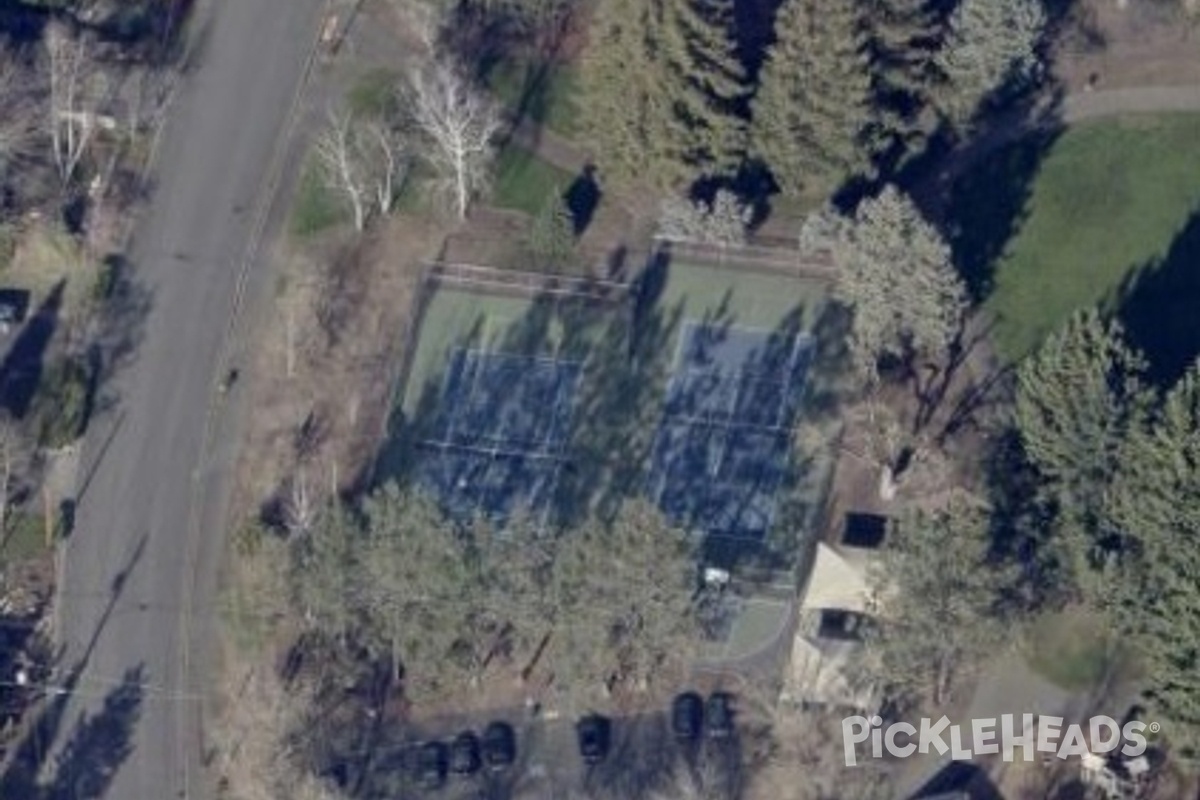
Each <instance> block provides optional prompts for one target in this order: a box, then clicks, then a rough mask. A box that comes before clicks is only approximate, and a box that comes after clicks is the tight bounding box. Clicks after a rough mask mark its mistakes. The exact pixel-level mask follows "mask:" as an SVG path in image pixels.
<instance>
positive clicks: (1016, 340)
mask: <svg viewBox="0 0 1200 800" xmlns="http://www.w3.org/2000/svg"><path fill="white" fill-rule="evenodd" d="M1003 157H1004V154H998V155H997V159H1000V158H1003ZM979 188H980V189H982V190H983V191H976V195H977V196H976V197H974V198H973V199H972V200H971V201H970V202H972V203H978V204H980V205H979V208H977V209H975V210H973V211H972V212H971V213H972V214H974V215H976V216H980V215H986V214H987V211H988V206H987V203H988V200H989V195H992V196H993V198H994V197H995V195H994V193H993V190H994V188H995V187H994V186H993V187H984V186H980V187H979ZM1000 191H1002V190H1000ZM994 202H995V203H1002V202H1003V201H1002V200H994ZM1197 210H1200V115H1195V114H1179V115H1161V116H1138V117H1128V118H1121V119H1117V120H1111V121H1104V122H1096V123H1091V124H1085V125H1080V126H1078V127H1075V128H1072V129H1070V130H1068V131H1067V132H1066V133H1064V134H1063V135H1062V137H1061V138H1059V139H1058V140H1057V141H1056V142H1055V143H1054V144H1053V146H1052V148H1051V150H1050V152H1049V153H1048V154H1047V156H1046V158H1045V160H1044V162H1043V163H1042V164H1041V167H1040V169H1039V171H1038V173H1037V176H1036V179H1035V180H1034V183H1033V186H1032V192H1031V195H1030V197H1029V200H1028V203H1027V204H1026V205H1025V209H1024V211H1025V219H1024V222H1023V223H1021V224H1020V226H1019V229H1018V230H1017V233H1016V235H1015V236H1014V238H1013V239H1012V240H1011V241H1010V242H1009V243H1008V245H1007V246H1006V247H1005V250H1004V252H1003V254H1002V255H1001V256H1000V259H999V261H998V262H997V264H996V265H995V275H994V283H993V287H992V291H991V294H990V295H989V297H988V299H987V301H986V306H987V307H988V308H989V309H990V310H991V311H992V312H994V313H995V315H996V317H997V329H996V333H995V343H996V346H997V348H998V350H999V352H1000V354H1001V355H1002V356H1003V357H1006V358H1009V359H1016V358H1019V357H1020V356H1022V355H1024V354H1025V353H1027V352H1028V351H1029V350H1031V349H1032V348H1034V347H1036V346H1037V344H1038V343H1039V342H1040V341H1041V340H1042V339H1043V338H1044V337H1045V336H1046V335H1047V334H1048V333H1050V332H1051V331H1053V330H1054V329H1055V328H1056V327H1058V326H1059V325H1060V324H1061V323H1062V322H1063V320H1064V319H1065V318H1066V317H1068V316H1069V315H1070V314H1071V313H1072V312H1073V311H1075V310H1076V309H1079V308H1082V307H1086V306H1091V305H1094V304H1102V305H1104V306H1105V307H1106V308H1112V307H1113V306H1114V305H1115V304H1116V302H1117V300H1118V299H1119V298H1118V297H1117V294H1118V290H1119V289H1120V287H1121V285H1122V282H1123V280H1125V279H1126V278H1127V276H1128V275H1130V273H1131V271H1133V270H1136V269H1138V268H1141V267H1145V266H1154V265H1156V264H1157V263H1158V262H1160V261H1161V260H1162V259H1163V258H1164V257H1165V256H1166V255H1167V253H1168V252H1169V251H1170V250H1171V247H1172V244H1173V242H1175V240H1176V238H1177V237H1178V236H1179V234H1180V233H1181V231H1182V230H1183V229H1184V227H1185V225H1187V223H1188V220H1189V218H1190V217H1191V216H1192V215H1193V214H1194V213H1196V212H1197ZM981 218H982V217H981Z"/></svg>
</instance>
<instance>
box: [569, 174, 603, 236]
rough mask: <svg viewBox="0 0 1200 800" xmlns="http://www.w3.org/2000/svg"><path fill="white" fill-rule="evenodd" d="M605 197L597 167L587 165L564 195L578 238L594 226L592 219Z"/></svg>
mask: <svg viewBox="0 0 1200 800" xmlns="http://www.w3.org/2000/svg"><path fill="white" fill-rule="evenodd" d="M603 196H604V193H603V192H602V191H601V190H600V182H599V181H598V180H597V179H596V165H595V164H585V165H584V167H583V169H582V170H581V171H580V173H579V174H578V175H576V176H575V179H574V180H573V181H571V185H570V186H568V187H567V191H566V192H565V193H564V194H563V201H564V202H565V203H566V204H567V210H568V211H570V212H571V224H572V226H573V227H574V230H575V236H576V237H578V236H582V235H583V232H584V231H586V230H587V227H588V225H590V224H592V217H593V216H594V215H595V213H596V207H597V206H599V205H600V198H601V197H603Z"/></svg>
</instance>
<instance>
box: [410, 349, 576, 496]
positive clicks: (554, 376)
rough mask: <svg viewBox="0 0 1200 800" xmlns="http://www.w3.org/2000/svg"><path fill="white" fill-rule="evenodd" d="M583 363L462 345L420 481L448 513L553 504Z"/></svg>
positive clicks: (426, 442)
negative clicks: (463, 346) (477, 348)
mask: <svg viewBox="0 0 1200 800" xmlns="http://www.w3.org/2000/svg"><path fill="white" fill-rule="evenodd" d="M579 375H580V365H579V364H578V363H577V362H573V361H570V360H565V359H554V358H548V357H541V356H525V355H516V354H512V353H502V352H496V351H485V350H472V349H467V348H459V349H457V350H456V351H455V353H454V355H453V357H452V358H451V361H450V365H449V368H448V369H447V371H446V376H445V382H444V385H443V390H442V397H441V403H440V404H439V407H438V408H439V415H438V417H439V418H438V419H437V420H436V421H435V425H434V432H435V434H436V435H435V436H434V437H431V438H426V439H423V440H421V441H420V442H419V443H418V447H419V449H420V451H421V457H420V459H419V460H418V465H417V470H418V480H419V481H420V482H421V483H423V484H424V485H425V486H427V487H428V488H429V489H430V490H431V491H433V492H434V493H435V494H436V495H437V497H438V498H439V500H440V501H441V503H442V505H443V507H444V508H446V509H447V511H449V512H451V513H453V514H456V515H461V516H464V517H471V516H476V515H479V516H486V517H489V518H491V519H503V518H506V517H508V516H509V515H511V514H512V513H513V512H515V511H517V510H519V509H526V510H530V511H538V510H543V509H545V508H547V507H548V505H549V503H550V500H551V498H552V497H553V495H554V488H555V484H556V482H557V479H558V474H559V471H560V469H561V468H562V465H563V462H564V458H565V455H564V450H565V444H566V441H567V438H568V435H569V431H570V424H571V411H572V401H573V398H574V396H575V390H576V388H577V386H578V383H579Z"/></svg>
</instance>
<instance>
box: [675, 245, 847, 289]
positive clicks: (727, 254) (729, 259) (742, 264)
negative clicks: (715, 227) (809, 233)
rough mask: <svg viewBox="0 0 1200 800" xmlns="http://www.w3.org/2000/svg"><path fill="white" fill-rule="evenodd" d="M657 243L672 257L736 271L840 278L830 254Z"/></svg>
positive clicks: (760, 248)
mask: <svg viewBox="0 0 1200 800" xmlns="http://www.w3.org/2000/svg"><path fill="white" fill-rule="evenodd" d="M655 242H656V243H657V245H658V246H659V248H660V249H661V250H662V252H664V253H666V254H668V255H670V256H672V257H681V258H685V259H693V260H697V261H700V262H703V263H707V264H715V265H719V266H722V267H728V268H730V269H734V270H739V269H741V270H747V271H752V272H760V273H765V274H769V275H786V276H788V277H793V278H810V279H815V280H821V281H834V280H836V279H837V275H838V273H837V266H836V264H835V263H834V259H833V254H832V253H830V252H829V251H827V250H822V251H817V252H813V253H804V252H801V251H800V249H799V248H798V247H775V246H765V245H757V244H737V245H714V244H705V243H704V242H696V241H691V240H683V239H670V238H666V237H662V236H657V237H655Z"/></svg>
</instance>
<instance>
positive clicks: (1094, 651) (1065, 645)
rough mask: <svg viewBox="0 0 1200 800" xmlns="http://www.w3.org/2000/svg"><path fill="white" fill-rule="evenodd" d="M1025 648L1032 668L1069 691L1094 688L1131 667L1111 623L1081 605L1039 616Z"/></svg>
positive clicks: (1026, 656)
mask: <svg viewBox="0 0 1200 800" xmlns="http://www.w3.org/2000/svg"><path fill="white" fill-rule="evenodd" d="M1023 649H1024V652H1025V659H1026V661H1027V663H1028V664H1029V666H1030V668H1031V669H1033V670H1034V671H1035V672H1037V673H1038V674H1039V675H1041V676H1042V677H1043V678H1045V679H1046V680H1048V681H1050V682H1051V683H1053V684H1055V685H1056V686H1059V687H1060V688H1063V689H1067V690H1068V691H1085V690H1091V689H1095V688H1097V687H1099V686H1100V685H1101V684H1102V683H1104V682H1105V681H1106V680H1108V679H1110V678H1115V677H1121V675H1119V674H1118V672H1125V671H1127V670H1128V668H1129V667H1130V666H1131V665H1130V664H1129V663H1128V659H1127V658H1125V657H1124V656H1123V654H1122V652H1121V647H1120V642H1119V640H1118V639H1117V637H1116V635H1115V634H1114V633H1113V632H1112V630H1111V628H1110V626H1109V624H1108V622H1107V621H1106V620H1105V619H1104V618H1103V617H1101V616H1100V615H1098V614H1095V613H1092V612H1088V611H1085V610H1083V609H1079V608H1067V609H1064V610H1062V611H1058V612H1053V613H1049V614H1046V615H1044V616H1042V617H1041V618H1039V619H1038V620H1037V621H1036V622H1034V624H1033V625H1032V627H1031V629H1030V631H1029V633H1028V636H1027V637H1026V640H1025V642H1024V648H1023Z"/></svg>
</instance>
